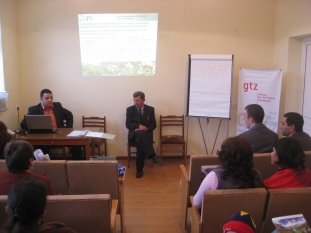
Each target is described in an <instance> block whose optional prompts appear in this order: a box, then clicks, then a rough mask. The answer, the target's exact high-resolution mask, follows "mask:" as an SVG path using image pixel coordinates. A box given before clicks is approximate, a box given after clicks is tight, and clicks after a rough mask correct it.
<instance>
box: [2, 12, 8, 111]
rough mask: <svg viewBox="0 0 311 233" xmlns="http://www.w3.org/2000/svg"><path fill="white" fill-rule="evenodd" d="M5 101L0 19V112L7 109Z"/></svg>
mask: <svg viewBox="0 0 311 233" xmlns="http://www.w3.org/2000/svg"><path fill="white" fill-rule="evenodd" d="M7 100H8V93H6V91H5V86H4V71H3V55H2V34H1V17H0V112H1V111H4V110H6V109H7V108H8V107H7Z"/></svg>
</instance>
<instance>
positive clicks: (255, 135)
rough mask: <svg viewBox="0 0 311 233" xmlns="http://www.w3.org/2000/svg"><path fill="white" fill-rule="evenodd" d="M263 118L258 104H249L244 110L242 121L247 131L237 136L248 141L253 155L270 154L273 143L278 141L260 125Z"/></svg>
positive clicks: (275, 136) (268, 130) (272, 133)
mask: <svg viewBox="0 0 311 233" xmlns="http://www.w3.org/2000/svg"><path fill="white" fill-rule="evenodd" d="M264 116H265V112H264V110H263V108H262V107H261V106H260V105H258V104H249V105H247V106H246V107H245V108H244V121H245V124H246V127H247V128H248V129H249V130H247V131H246V132H244V133H241V134H240V135H238V136H240V137H243V138H245V139H246V140H247V141H249V143H250V144H251V146H252V149H253V152H254V153H265V152H272V150H273V145H274V143H275V142H276V141H277V140H278V139H279V137H278V135H277V134H276V133H275V132H273V131H272V130H270V129H268V128H267V127H266V126H265V125H264V124H263V123H262V122H263V118H264Z"/></svg>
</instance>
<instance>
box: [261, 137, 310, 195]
mask: <svg viewBox="0 0 311 233" xmlns="http://www.w3.org/2000/svg"><path fill="white" fill-rule="evenodd" d="M305 160H306V159H305V153H304V152H303V150H302V147H301V145H300V144H299V142H298V141H297V140H296V139H294V138H290V137H285V138H281V139H279V140H278V141H277V142H276V143H275V145H274V147H273V151H272V153H271V163H272V164H274V165H276V166H278V168H279V171H277V172H276V173H275V174H274V175H272V176H271V177H270V178H267V179H265V180H264V181H263V185H264V187H265V188H267V189H278V188H279V189H280V188H302V187H311V170H310V169H307V168H305Z"/></svg>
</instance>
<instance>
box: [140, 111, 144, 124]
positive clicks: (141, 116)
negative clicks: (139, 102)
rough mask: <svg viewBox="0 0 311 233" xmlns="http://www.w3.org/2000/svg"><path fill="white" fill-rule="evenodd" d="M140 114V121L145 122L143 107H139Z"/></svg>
mask: <svg viewBox="0 0 311 233" xmlns="http://www.w3.org/2000/svg"><path fill="white" fill-rule="evenodd" d="M139 115H140V122H143V121H144V117H143V110H142V109H141V108H139Z"/></svg>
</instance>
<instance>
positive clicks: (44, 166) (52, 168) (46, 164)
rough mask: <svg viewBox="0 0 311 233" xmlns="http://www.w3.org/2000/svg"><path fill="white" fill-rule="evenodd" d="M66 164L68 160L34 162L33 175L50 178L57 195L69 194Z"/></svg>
mask: <svg viewBox="0 0 311 233" xmlns="http://www.w3.org/2000/svg"><path fill="white" fill-rule="evenodd" d="M66 164H67V161H66V160H49V161H34V169H33V171H32V173H33V174H42V175H46V176H47V177H49V178H50V179H51V182H52V188H53V190H54V192H55V194H68V182H67V180H68V178H67V165H66Z"/></svg>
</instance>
